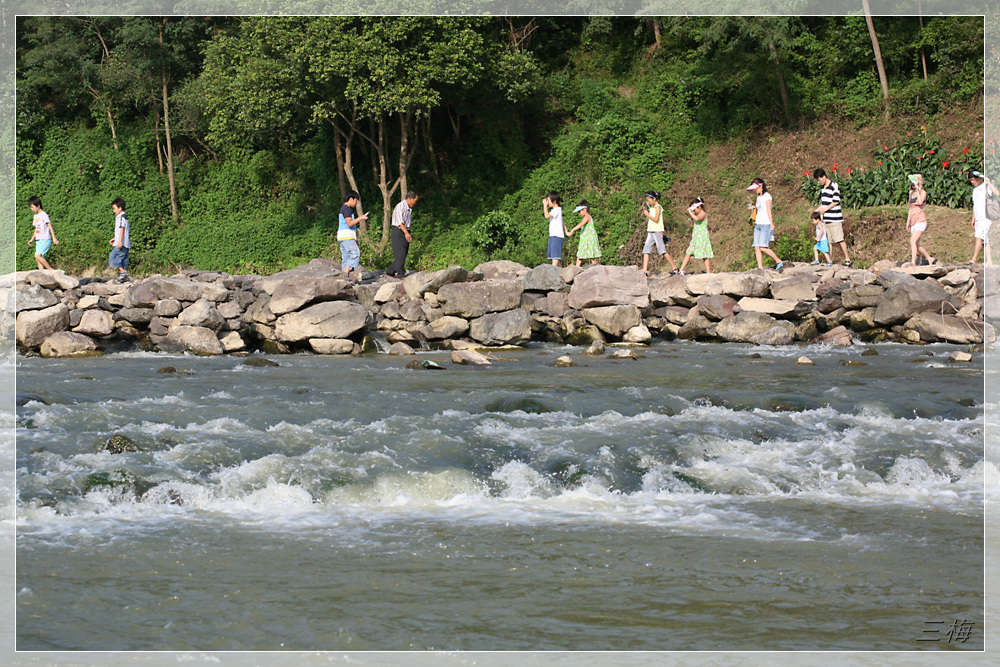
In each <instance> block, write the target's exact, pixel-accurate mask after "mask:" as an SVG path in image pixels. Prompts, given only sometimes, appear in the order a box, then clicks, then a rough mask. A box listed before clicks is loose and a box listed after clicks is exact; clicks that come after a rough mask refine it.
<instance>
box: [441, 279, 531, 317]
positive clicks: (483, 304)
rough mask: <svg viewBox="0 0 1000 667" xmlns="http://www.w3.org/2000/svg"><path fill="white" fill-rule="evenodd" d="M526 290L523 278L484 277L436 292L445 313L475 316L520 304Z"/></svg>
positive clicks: (452, 285) (508, 308)
mask: <svg viewBox="0 0 1000 667" xmlns="http://www.w3.org/2000/svg"><path fill="white" fill-rule="evenodd" d="M523 291H524V283H523V282H522V281H521V280H484V281H481V282H474V283H453V284H450V285H445V286H443V287H442V288H441V289H439V290H438V292H437V296H438V299H439V301H440V302H441V309H442V310H443V311H444V313H445V315H457V316H458V317H463V318H466V319H472V318H475V317H482V316H483V315H485V314H486V313H495V312H498V311H501V310H513V309H515V308H518V307H519V306H520V305H521V293H522V292H523Z"/></svg>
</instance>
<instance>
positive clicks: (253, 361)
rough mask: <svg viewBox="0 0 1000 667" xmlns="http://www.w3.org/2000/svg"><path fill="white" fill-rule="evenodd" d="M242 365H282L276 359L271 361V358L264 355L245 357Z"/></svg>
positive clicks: (266, 366) (265, 366) (259, 366)
mask: <svg viewBox="0 0 1000 667" xmlns="http://www.w3.org/2000/svg"><path fill="white" fill-rule="evenodd" d="M241 365H242V366H251V367H253V368H271V367H274V366H280V365H281V364H279V363H277V362H276V361H271V360H270V359H265V358H264V357H250V358H249V359H244V360H243V361H242V362H241Z"/></svg>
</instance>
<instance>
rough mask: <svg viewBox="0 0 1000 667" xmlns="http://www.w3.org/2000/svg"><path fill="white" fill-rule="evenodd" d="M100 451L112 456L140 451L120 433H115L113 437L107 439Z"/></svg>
mask: <svg viewBox="0 0 1000 667" xmlns="http://www.w3.org/2000/svg"><path fill="white" fill-rule="evenodd" d="M101 449H102V450H103V451H106V452H111V453H112V454H124V453H125V452H141V451H142V450H141V449H139V445H137V444H135V443H134V442H132V441H131V440H129V439H128V438H126V437H125V436H124V435H121V434H120V433H115V434H114V435H113V436H111V437H110V438H108V441H107V442H106V443H104V446H103V447H102V448H101Z"/></svg>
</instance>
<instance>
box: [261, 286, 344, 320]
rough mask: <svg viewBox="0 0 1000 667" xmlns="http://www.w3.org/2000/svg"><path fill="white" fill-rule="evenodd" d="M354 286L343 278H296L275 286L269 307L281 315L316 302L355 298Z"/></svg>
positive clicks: (277, 314)
mask: <svg viewBox="0 0 1000 667" xmlns="http://www.w3.org/2000/svg"><path fill="white" fill-rule="evenodd" d="M354 294H355V292H354V286H353V285H352V284H351V282H350V281H349V280H343V279H341V278H295V279H290V280H282V281H281V282H280V283H278V284H276V285H275V286H274V287H273V291H272V293H271V301H270V302H269V304H268V307H269V308H270V309H271V312H272V313H274V314H275V315H276V316H278V317H280V316H282V315H284V314H285V313H291V312H293V311H296V310H299V309H300V308H302V307H303V306H306V305H308V304H311V303H314V302H323V301H346V300H349V299H353V298H354Z"/></svg>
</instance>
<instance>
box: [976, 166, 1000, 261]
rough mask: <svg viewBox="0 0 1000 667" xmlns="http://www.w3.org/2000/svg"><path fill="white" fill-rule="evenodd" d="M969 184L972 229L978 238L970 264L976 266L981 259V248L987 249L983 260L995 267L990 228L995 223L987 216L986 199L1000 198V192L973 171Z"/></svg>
mask: <svg viewBox="0 0 1000 667" xmlns="http://www.w3.org/2000/svg"><path fill="white" fill-rule="evenodd" d="M969 183H971V184H972V229H973V234H974V235H975V237H976V241H975V245H974V246H973V248H972V259H970V260H969V264H975V263H976V261H977V260H978V259H979V250H980V248H985V250H984V251H983V258H984V259H985V260H986V264H987V265H989V266H992V265H993V255H992V254H991V253H990V227H991V226H992V225H993V221H992V220H990V219H989V218H988V217H987V215H986V197H987V196H988V195H989V194H992V195H993V196H994V197H997V196H1000V191H998V190H997V188H996V186H995V185H993V183H991V182H990V179H988V178H986V176H984V175H983V173H982V172H980V171H976V170H972V171H970V172H969Z"/></svg>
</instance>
